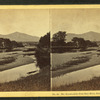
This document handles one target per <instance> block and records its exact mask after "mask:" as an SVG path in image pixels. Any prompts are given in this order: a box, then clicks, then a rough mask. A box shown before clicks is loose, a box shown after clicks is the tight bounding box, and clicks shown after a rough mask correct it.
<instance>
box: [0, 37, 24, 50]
mask: <svg viewBox="0 0 100 100" xmlns="http://www.w3.org/2000/svg"><path fill="white" fill-rule="evenodd" d="M15 47H23V44H22V43H18V42H16V41H11V40H10V39H6V38H0V49H8V50H10V49H12V48H15Z"/></svg>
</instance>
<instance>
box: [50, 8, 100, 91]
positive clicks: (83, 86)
mask: <svg viewBox="0 0 100 100" xmlns="http://www.w3.org/2000/svg"><path fill="white" fill-rule="evenodd" d="M50 12H51V65H52V67H51V71H52V78H51V82H52V91H83V90H84V91H85V90H100V8H65V9H52V10H50Z"/></svg>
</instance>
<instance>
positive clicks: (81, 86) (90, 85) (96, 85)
mask: <svg viewBox="0 0 100 100" xmlns="http://www.w3.org/2000/svg"><path fill="white" fill-rule="evenodd" d="M83 90H100V77H95V78H93V79H92V80H89V81H83V82H77V83H74V84H71V85H64V86H60V87H58V88H57V87H55V88H53V91H83Z"/></svg>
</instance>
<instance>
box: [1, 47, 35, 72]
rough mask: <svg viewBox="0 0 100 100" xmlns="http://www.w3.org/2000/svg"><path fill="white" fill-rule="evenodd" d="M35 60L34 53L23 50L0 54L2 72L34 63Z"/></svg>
mask: <svg viewBox="0 0 100 100" xmlns="http://www.w3.org/2000/svg"><path fill="white" fill-rule="evenodd" d="M23 49H24V48H23ZM32 57H33V58H32ZM34 58H35V57H34V51H30V52H24V51H23V50H18V51H17V50H15V51H13V52H12V51H11V52H3V53H0V71H3V70H7V69H11V68H15V67H18V66H21V65H26V64H30V63H33V62H34V60H35V59H34Z"/></svg>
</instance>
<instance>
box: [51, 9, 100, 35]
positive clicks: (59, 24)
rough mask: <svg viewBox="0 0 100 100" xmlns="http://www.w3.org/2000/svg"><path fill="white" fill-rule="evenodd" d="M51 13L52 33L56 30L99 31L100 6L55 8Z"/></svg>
mask: <svg viewBox="0 0 100 100" xmlns="http://www.w3.org/2000/svg"><path fill="white" fill-rule="evenodd" d="M51 13H52V15H51V17H52V27H51V29H52V34H53V33H56V32H58V31H66V32H67V33H76V34H82V33H85V32H88V31H95V32H99V33H100V8H98V9H97V8H95V9H92V8H91V9H89V8H88V9H86V8H83V9H82V8H81V9H68V8H67V9H55V10H52V11H51Z"/></svg>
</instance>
